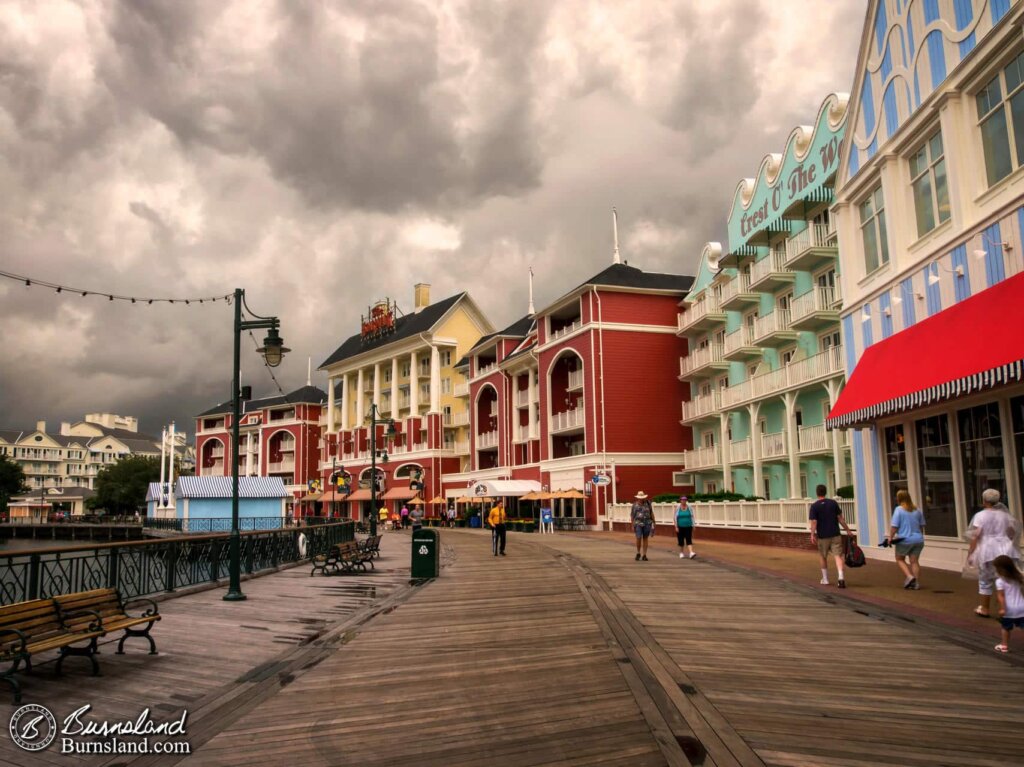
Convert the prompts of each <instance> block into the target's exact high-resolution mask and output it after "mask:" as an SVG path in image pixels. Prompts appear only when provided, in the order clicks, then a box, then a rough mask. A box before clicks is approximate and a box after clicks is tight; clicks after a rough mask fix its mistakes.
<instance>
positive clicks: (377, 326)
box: [360, 299, 395, 341]
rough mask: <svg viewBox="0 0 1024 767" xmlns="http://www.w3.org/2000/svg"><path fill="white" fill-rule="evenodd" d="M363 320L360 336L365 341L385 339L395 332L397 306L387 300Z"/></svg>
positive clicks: (375, 305)
mask: <svg viewBox="0 0 1024 767" xmlns="http://www.w3.org/2000/svg"><path fill="white" fill-rule="evenodd" d="M361 319H362V325H361V329H360V336H361V337H362V340H363V341H373V340H375V339H378V338H383V337H384V336H387V335H390V334H391V333H394V332H395V305H394V304H393V303H391V301H389V300H386V299H385V300H384V301H379V302H377V303H376V304H374V305H373V306H371V307H370V308H369V309H368V310H367V313H366V315H365V316H364V317H362V318H361Z"/></svg>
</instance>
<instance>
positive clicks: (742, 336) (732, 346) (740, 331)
mask: <svg viewBox="0 0 1024 767" xmlns="http://www.w3.org/2000/svg"><path fill="white" fill-rule="evenodd" d="M755 321H756V320H755ZM753 345H754V332H753V330H751V328H749V327H748V326H746V325H744V326H743V327H741V328H737V329H736V330H734V331H733V332H731V333H729V334H728V335H726V337H725V348H724V353H725V354H732V353H733V352H735V351H736V350H737V349H742V348H743V347H744V346H753Z"/></svg>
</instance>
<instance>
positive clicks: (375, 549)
mask: <svg viewBox="0 0 1024 767" xmlns="http://www.w3.org/2000/svg"><path fill="white" fill-rule="evenodd" d="M381 538H383V536H381V535H371V536H370V537H369V538H364V539H363V540H362V541H360V542H359V545H360V548H361V549H362V551H363V552H364V553H365V554H366V555H367V556H368V557H369V558H370V560H373V559H375V558H377V557H379V556H380V539H381ZM370 564H371V565H372V564H373V562H372V561H371V562H370Z"/></svg>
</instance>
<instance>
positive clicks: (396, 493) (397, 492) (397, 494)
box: [384, 487, 420, 501]
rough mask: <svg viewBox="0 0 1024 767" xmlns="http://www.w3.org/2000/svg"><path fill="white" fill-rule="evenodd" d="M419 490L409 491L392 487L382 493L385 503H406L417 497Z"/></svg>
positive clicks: (404, 488) (405, 488)
mask: <svg viewBox="0 0 1024 767" xmlns="http://www.w3.org/2000/svg"><path fill="white" fill-rule="evenodd" d="M419 492H420V491H419V490H410V489H409V488H407V487H393V488H391V489H390V490H388V491H387V492H386V493H384V500H385V501H408V500H409V499H410V498H415V497H416V496H417V495H419Z"/></svg>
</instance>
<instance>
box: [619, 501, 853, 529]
mask: <svg viewBox="0 0 1024 767" xmlns="http://www.w3.org/2000/svg"><path fill="white" fill-rule="evenodd" d="M810 504H811V499H810V498H794V499H790V500H781V501H734V502H723V503H693V504H691V506H692V507H693V516H694V519H695V520H696V524H697V527H731V528H753V529H761V530H801V531H803V530H807V529H808V527H807V509H808V507H809V506H810ZM853 504H854V502H853V501H848V500H840V501H839V508H841V509H842V510H843V517H845V518H846V520H847V521H848V522H849V524H850V527H851V528H853V529H855V530H856V525H855V524H854V522H855V520H856V517H855V514H854V508H853ZM675 508H676V507H675V504H672V503H656V504H654V506H653V509H654V521H655V523H656V524H659V525H666V526H669V525H674V524H675ZM630 509H631V505H630V504H628V503H616V504H611V503H610V504H608V505H607V507H606V508H605V514H606V518H607V519H608V521H609V522H621V523H625V524H628V523H629V512H630Z"/></svg>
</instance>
